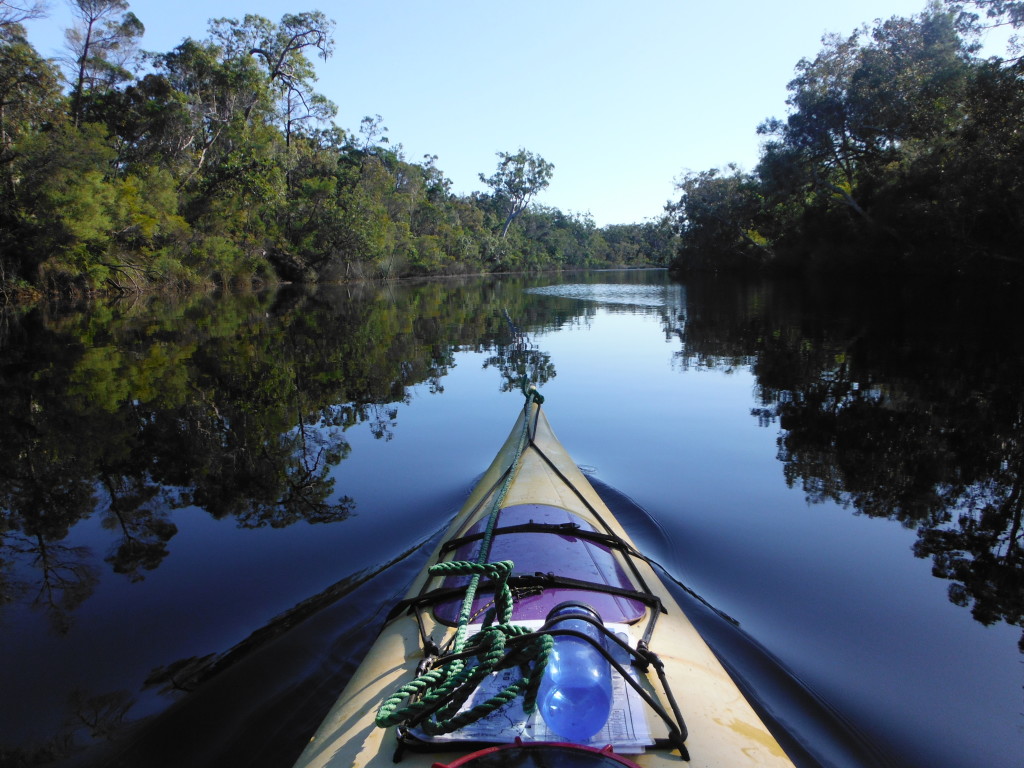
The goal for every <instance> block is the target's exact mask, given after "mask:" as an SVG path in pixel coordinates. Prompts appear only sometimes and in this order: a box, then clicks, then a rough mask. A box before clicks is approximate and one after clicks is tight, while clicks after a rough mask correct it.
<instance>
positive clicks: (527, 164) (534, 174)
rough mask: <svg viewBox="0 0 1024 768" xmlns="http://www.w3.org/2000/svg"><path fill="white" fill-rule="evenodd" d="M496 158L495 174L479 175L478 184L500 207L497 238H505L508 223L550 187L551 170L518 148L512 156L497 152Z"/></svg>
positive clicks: (545, 163)
mask: <svg viewBox="0 0 1024 768" xmlns="http://www.w3.org/2000/svg"><path fill="white" fill-rule="evenodd" d="M497 155H498V158H499V162H498V169H497V171H495V173H494V175H493V176H491V177H490V178H488V177H486V176H484V175H483V174H482V173H481V174H480V181H482V182H483V183H484V184H486V185H487V186H489V187H490V188H491V189H493V190H494V196H495V197H496V198H499V199H500V200H501V202H502V203H503V206H504V208H505V211H506V218H505V226H504V227H502V230H501V236H502V237H505V236H506V235H507V234H508V228H509V227H510V226H511V225H512V220H513V219H515V218H516V216H518V215H519V214H521V213H522V212H523V211H524V210H526V206H527V205H529V204H530V200H531V199H533V196H534V195H536V194H537V193H538V192H540V191H541V190H543V189H546V188H547V186H548V184H550V182H551V174H552V173H553V172H554V170H555V166H554V165H552V164H551V163H549V162H548V161H547V160H545V159H544V158H543V157H541V156H540V155H535V154H533V153H532V152H527V151H526V150H525V149H522V148H520V149H519V151H518V152H517V153H516V154H514V155H512V154H509V153H507V152H498V153H497Z"/></svg>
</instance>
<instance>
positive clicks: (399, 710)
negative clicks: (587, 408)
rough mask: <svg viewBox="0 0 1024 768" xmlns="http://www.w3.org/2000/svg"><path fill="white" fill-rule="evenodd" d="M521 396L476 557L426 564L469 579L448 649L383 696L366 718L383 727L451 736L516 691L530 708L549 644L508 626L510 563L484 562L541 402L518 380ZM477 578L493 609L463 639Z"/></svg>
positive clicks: (437, 573)
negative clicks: (485, 688)
mask: <svg viewBox="0 0 1024 768" xmlns="http://www.w3.org/2000/svg"><path fill="white" fill-rule="evenodd" d="M523 394H524V395H525V396H526V404H525V405H524V416H523V429H522V432H521V433H520V436H519V441H518V443H517V445H516V451H515V454H514V456H513V459H512V463H511V466H510V467H509V470H508V472H507V473H506V475H505V480H504V482H503V483H502V485H501V488H500V489H499V490H498V492H497V494H496V495H495V497H494V501H493V502H492V504H491V510H490V513H489V516H488V520H487V527H486V529H485V530H484V535H483V538H482V539H481V542H480V550H479V554H478V556H477V560H476V562H471V561H467V560H455V561H449V562H442V563H436V564H435V565H432V566H431V567H430V569H429V573H430V575H431V576H440V575H459V576H469V577H470V581H469V584H468V585H467V586H466V594H465V596H464V597H463V600H462V606H461V608H460V610H459V619H458V625H457V628H456V631H455V637H454V639H453V641H452V647H451V652H450V653H448V654H446V655H445V656H444V657H442V658H441V659H440V660H439V661H438V663H437V665H436V666H434V667H433V668H432V669H430V670H428V671H426V672H424V673H423V674H422V675H420V676H418V677H417V678H416V679H415V680H413V681H412V682H410V683H406V684H405V685H403V686H402V687H401V688H399V689H398V690H396V691H395V692H394V693H393V694H391V696H389V697H388V698H387V699H385V700H384V702H383V703H382V704H381V706H380V708H379V709H378V710H377V716H376V718H375V720H374V722H375V723H376V725H377V726H378V727H381V728H386V727H388V726H392V725H399V724H402V723H405V724H415V725H418V726H419V727H420V728H422V730H423V731H424V733H427V734H429V735H438V734H442V733H451V732H452V731H456V730H458V729H459V728H462V727H464V726H466V725H469V724H470V723H473V722H476V721H477V720H480V719H481V718H483V717H486V716H487V715H489V714H490V713H491V712H494V711H495V710H497V709H499V708H500V707H503V706H504V705H505V704H507V703H509V702H510V701H512V700H513V699H515V698H516V697H517V696H519V695H522V696H523V710H524V711H525V712H526V713H527V714H530V713H532V712H533V711H534V709H535V708H536V704H537V690H538V689H539V687H540V681H541V676H542V674H543V672H544V667H545V666H547V659H548V655H549V653H550V651H551V646H552V642H553V641H552V639H551V636H550V635H547V634H536V633H534V632H533V631H532V630H530V629H529V628H527V627H523V626H519V625H516V624H512V623H511V619H512V605H513V599H512V591H511V590H510V589H509V587H508V577H509V576H510V575H511V574H512V570H513V568H514V565H513V563H512V561H511V560H502V561H499V562H494V563H491V562H487V560H488V559H489V557H490V551H491V540H492V539H493V534H494V529H495V527H496V525H497V521H498V513H499V512H500V510H501V505H502V503H503V502H504V500H505V496H506V495H507V494H508V490H509V488H510V487H511V485H512V480H513V479H514V478H515V475H516V472H517V470H518V468H519V461H520V459H521V458H522V455H523V451H524V450H525V449H526V446H527V445H528V443H529V436H530V419H529V407H530V403H531V402H536V403H537V404H538V405H539V404H540V403H541V402H543V400H544V398H543V397H542V396H541V395H540V393H539V392H537V390H536V389H535V388H533V387H532V386H527V383H526V381H525V380H524V382H523ZM485 577H486V578H489V579H491V580H492V581H494V583H495V587H494V609H493V610H492V611H490V612H488V615H487V617H486V619H485V620H484V622H483V627H482V629H481V630H480V631H479V632H477V633H476V634H474V635H473V636H472V637H467V635H468V634H469V623H470V620H471V616H472V610H473V601H474V599H475V598H476V593H477V589H478V587H479V585H480V581H481V579H483V578H485ZM495 622H496V623H495ZM517 638H522V639H521V640H517ZM510 641H512V642H511V643H510ZM513 667H518V669H519V671H520V675H519V677H518V678H517V679H515V680H513V681H512V682H511V683H509V684H508V685H506V686H505V687H504V688H502V689H501V690H500V691H498V692H497V693H495V694H494V695H493V696H491V697H490V698H488V699H487V700H486V701H483V702H481V703H480V704H477V705H476V706H474V707H471V708H470V709H467V710H466V711H464V712H459V709H460V708H461V707H462V705H463V704H464V703H465V701H466V700H467V699H468V698H469V697H470V696H471V695H472V693H473V691H475V690H476V688H477V686H478V685H479V683H480V681H481V680H483V679H484V678H485V677H487V676H488V675H490V674H492V673H494V672H498V671H501V670H505V669H511V668H513Z"/></svg>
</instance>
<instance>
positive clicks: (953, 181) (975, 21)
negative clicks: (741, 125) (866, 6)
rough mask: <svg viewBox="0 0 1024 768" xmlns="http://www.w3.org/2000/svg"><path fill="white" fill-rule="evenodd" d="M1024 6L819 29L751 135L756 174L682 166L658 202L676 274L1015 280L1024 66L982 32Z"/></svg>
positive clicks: (948, 0) (988, 5) (1020, 258)
mask: <svg viewBox="0 0 1024 768" xmlns="http://www.w3.org/2000/svg"><path fill="white" fill-rule="evenodd" d="M1022 24H1024V2H1019V1H1011V0H974V1H973V2H955V1H954V0H945V2H938V1H937V0H933V1H932V2H931V3H930V4H929V5H928V6H927V7H926V8H925V10H924V11H923V12H922V13H920V14H918V15H915V16H913V17H911V18H899V17H893V18H890V19H888V20H884V21H883V20H878V21H876V22H875V23H874V25H873V26H871V27H868V26H865V27H863V28H861V29H859V30H857V31H855V32H853V33H852V34H851V35H848V36H841V35H827V36H826V37H825V38H824V39H823V41H822V42H823V48H822V50H821V51H820V52H819V53H818V54H817V55H816V56H815V57H813V58H810V59H801V60H800V62H799V63H798V64H797V65H796V71H795V75H796V76H795V78H794V79H793V80H792V81H791V82H790V83H789V85H788V91H789V97H788V99H787V102H786V103H787V105H788V108H789V109H788V115H787V116H786V117H785V118H784V119H780V118H772V119H769V120H766V121H764V122H763V123H762V124H761V125H760V126H759V127H758V133H759V134H760V135H761V136H763V137H764V141H763V144H762V149H761V153H760V158H759V162H758V163H757V165H756V167H755V168H754V169H753V171H749V172H748V171H745V170H742V169H741V168H739V167H737V166H736V165H729V166H728V167H726V168H724V169H711V170H706V171H702V172H699V173H690V174H687V175H686V176H685V177H683V178H682V179H681V180H680V181H679V182H678V190H679V193H680V194H679V198H678V200H676V201H674V202H673V203H671V204H670V205H669V206H667V209H668V211H669V213H670V215H671V217H672V220H673V224H674V227H675V230H676V231H677V233H678V234H679V236H680V247H679V252H678V254H677V255H676V257H675V258H674V260H673V265H672V266H673V268H674V269H675V270H677V271H679V272H681V273H687V272H696V271H720V270H736V269H743V270H747V269H765V268H768V269H776V270H790V271H807V270H818V271H828V270H857V271H871V272H880V271H881V272H886V271H887V272H893V273H895V272H911V273H921V272H929V273H947V274H948V273H964V272H973V273H998V274H1002V275H1006V274H1010V273H1015V274H1019V273H1020V268H1021V267H1022V266H1024V254H1022V251H1021V248H1020V242H1021V239H1022V236H1024V131H1022V130H1021V125H1022V124H1024V59H1022V58H1021V57H1020V56H1018V55H1017V54H1019V53H1020V52H1021V47H1020V44H1019V42H1018V41H1017V40H1016V38H1015V37H1013V38H1011V39H1010V45H1009V51H1008V54H1009V57H1007V58H1004V57H988V58H982V57H981V56H980V55H979V51H980V42H979V41H980V40H981V39H982V33H983V32H984V31H985V30H987V29H989V28H992V27H996V26H1006V27H1012V28H1014V29H1016V28H1018V27H1020V26H1021V25H1022Z"/></svg>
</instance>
